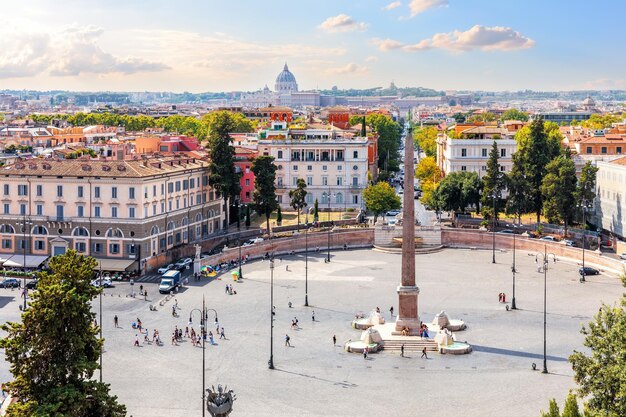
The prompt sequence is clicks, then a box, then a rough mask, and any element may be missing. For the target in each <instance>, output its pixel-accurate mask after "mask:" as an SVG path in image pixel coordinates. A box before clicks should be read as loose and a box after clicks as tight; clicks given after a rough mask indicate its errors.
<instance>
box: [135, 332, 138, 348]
mask: <svg viewBox="0 0 626 417" xmlns="http://www.w3.org/2000/svg"><path fill="white" fill-rule="evenodd" d="M135 346H137V347H139V336H138V335H137V333H135Z"/></svg>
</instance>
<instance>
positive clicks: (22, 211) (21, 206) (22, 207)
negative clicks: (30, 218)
mask: <svg viewBox="0 0 626 417" xmlns="http://www.w3.org/2000/svg"><path fill="white" fill-rule="evenodd" d="M20 214H21V215H22V216H24V215H25V214H26V204H20Z"/></svg>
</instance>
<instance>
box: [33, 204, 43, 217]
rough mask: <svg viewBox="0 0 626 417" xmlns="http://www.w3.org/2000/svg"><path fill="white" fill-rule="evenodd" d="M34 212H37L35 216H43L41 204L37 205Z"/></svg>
mask: <svg viewBox="0 0 626 417" xmlns="http://www.w3.org/2000/svg"><path fill="white" fill-rule="evenodd" d="M35 207H36V210H37V216H43V204H37V206H35Z"/></svg>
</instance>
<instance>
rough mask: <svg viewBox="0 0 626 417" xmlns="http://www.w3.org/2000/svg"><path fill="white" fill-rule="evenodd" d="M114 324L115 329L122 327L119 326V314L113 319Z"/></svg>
mask: <svg viewBox="0 0 626 417" xmlns="http://www.w3.org/2000/svg"><path fill="white" fill-rule="evenodd" d="M113 324H114V325H115V328H118V327H120V326H119V321H118V318H117V314H116V315H115V317H113Z"/></svg>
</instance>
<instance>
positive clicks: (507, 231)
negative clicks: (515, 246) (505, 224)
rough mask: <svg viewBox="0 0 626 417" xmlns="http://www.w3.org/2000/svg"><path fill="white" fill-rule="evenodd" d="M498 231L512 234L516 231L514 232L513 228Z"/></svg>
mask: <svg viewBox="0 0 626 417" xmlns="http://www.w3.org/2000/svg"><path fill="white" fill-rule="evenodd" d="M498 233H502V234H503V235H512V234H514V233H515V232H514V231H512V230H511V229H502V230H500V231H499V232H498Z"/></svg>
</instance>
